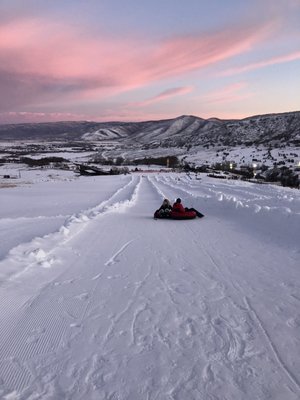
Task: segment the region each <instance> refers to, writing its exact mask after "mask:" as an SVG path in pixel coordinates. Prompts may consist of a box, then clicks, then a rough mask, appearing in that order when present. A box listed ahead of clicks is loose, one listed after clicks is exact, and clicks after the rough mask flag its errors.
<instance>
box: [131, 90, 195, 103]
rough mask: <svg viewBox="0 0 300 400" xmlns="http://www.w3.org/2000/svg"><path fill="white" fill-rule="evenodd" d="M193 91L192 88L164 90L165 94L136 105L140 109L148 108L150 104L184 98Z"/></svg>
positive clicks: (162, 93)
mask: <svg viewBox="0 0 300 400" xmlns="http://www.w3.org/2000/svg"><path fill="white" fill-rule="evenodd" d="M192 91H193V87H192V86H184V87H175V88H171V89H167V90H164V91H163V92H161V93H159V94H158V95H156V96H153V97H151V98H150V99H147V100H145V101H142V102H139V103H135V105H136V106H138V107H144V106H148V105H149V104H154V103H159V102H160V101H164V100H166V99H169V98H172V97H176V96H183V95H185V94H187V93H191V92H192Z"/></svg>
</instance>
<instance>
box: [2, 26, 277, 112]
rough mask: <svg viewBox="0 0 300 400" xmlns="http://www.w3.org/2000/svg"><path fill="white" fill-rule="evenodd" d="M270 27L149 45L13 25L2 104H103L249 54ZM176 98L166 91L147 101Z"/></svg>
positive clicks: (6, 37) (5, 31) (5, 41)
mask: <svg viewBox="0 0 300 400" xmlns="http://www.w3.org/2000/svg"><path fill="white" fill-rule="evenodd" d="M272 29H273V28H272V24H267V25H265V24H262V25H260V26H255V25H253V26H250V27H235V28H232V29H230V30H229V29H228V30H223V31H219V32H214V33H211V34H193V35H186V36H177V37H174V38H169V39H167V40H163V41H158V40H157V41H156V42H150V41H149V40H146V39H141V38H135V37H124V38H120V39H119V38H114V37H108V36H107V35H104V34H102V35H99V36H98V37H90V35H88V34H87V33H86V32H84V31H81V30H80V29H79V28H76V29H75V28H74V27H71V26H67V25H65V26H62V25H61V24H59V23H53V22H52V21H48V20H41V19H24V20H15V21H14V22H12V23H7V24H3V25H2V26H1V27H0V65H1V70H0V90H1V92H3V91H5V93H7V95H6V99H5V101H3V100H2V102H1V103H0V107H1V109H2V110H9V109H12V108H14V107H19V108H21V107H22V106H26V107H28V106H29V105H30V106H34V105H35V104H40V103H42V104H44V105H45V106H47V104H53V103H54V102H56V103H57V102H58V103H60V102H63V101H71V100H72V101H80V100H86V99H93V98H94V99H101V98H102V99H103V98H105V97H107V96H111V95H116V94H118V93H122V92H124V91H128V90H131V89H134V88H140V87H145V86H147V85H149V84H151V83H153V82H158V81H162V80H164V79H169V78H174V77H178V76H183V75H184V74H187V73H189V72H190V71H195V70H199V69H203V68H205V67H207V66H209V65H213V64H216V63H218V62H220V61H222V60H225V59H228V58H231V57H234V56H236V55H238V54H241V53H244V52H246V51H249V50H250V49H251V48H252V47H253V46H254V45H255V44H257V43H259V42H260V41H262V40H264V39H265V38H266V37H267V36H268V34H269V33H270V31H272ZM175 89H176V88H175ZM175 94H176V92H173V93H172V92H170V93H161V94H160V95H158V96H157V97H156V98H153V99H149V100H148V102H150V103H148V104H151V102H155V101H161V100H162V99H163V98H164V99H167V98H168V97H171V96H172V95H173V96H174V95H175ZM178 94H179V92H178Z"/></svg>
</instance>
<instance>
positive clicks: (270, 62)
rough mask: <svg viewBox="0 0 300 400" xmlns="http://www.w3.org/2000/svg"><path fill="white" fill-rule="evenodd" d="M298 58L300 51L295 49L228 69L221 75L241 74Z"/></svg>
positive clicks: (299, 58)
mask: <svg viewBox="0 0 300 400" xmlns="http://www.w3.org/2000/svg"><path fill="white" fill-rule="evenodd" d="M296 60H300V51H295V52H292V53H289V54H285V55H282V56H278V57H272V58H270V59H268V60H264V61H259V62H256V63H252V64H247V65H244V66H241V67H235V68H230V69H228V70H227V71H224V72H223V73H222V74H221V75H223V76H229V75H237V74H241V73H243V72H248V71H252V70H255V69H260V68H265V67H268V66H272V65H276V64H282V63H287V62H291V61H296Z"/></svg>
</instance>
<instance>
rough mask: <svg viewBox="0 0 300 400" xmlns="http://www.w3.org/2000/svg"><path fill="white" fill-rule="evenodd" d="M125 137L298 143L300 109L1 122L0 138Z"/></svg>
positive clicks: (173, 142) (162, 141)
mask: <svg viewBox="0 0 300 400" xmlns="http://www.w3.org/2000/svg"><path fill="white" fill-rule="evenodd" d="M12 139H22V140H24V139H25V140H26V139H27V140H34V139H39V140H42V139H44V140H48V141H49V140H60V139H61V140H80V139H83V140H108V139H109V140H114V139H115V140H123V141H124V140H128V139H133V141H137V142H139V143H141V142H142V143H145V144H148V145H154V146H155V147H157V144H158V143H159V145H160V146H162V147H170V146H178V145H187V144H188V145H214V144H216V143H220V144H225V145H230V146H235V145H241V144H246V145H247V144H253V143H255V144H266V143H268V144H270V143H272V144H273V145H276V144H277V145H280V144H285V143H287V142H288V143H290V144H296V145H299V144H300V111H297V112H290V113H283V114H267V115H259V116H253V117H249V118H245V119H241V120H221V119H217V118H210V119H202V118H199V117H195V116H186V115H183V116H180V117H178V118H174V119H168V120H159V121H147V122H86V121H84V122H53V123H32V124H28V123H27V124H10V125H0V140H12Z"/></svg>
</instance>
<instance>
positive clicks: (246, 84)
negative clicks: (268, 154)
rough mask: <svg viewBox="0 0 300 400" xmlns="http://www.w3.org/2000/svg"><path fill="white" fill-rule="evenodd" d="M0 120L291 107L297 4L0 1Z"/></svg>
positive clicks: (276, 0)
mask: <svg viewBox="0 0 300 400" xmlns="http://www.w3.org/2000/svg"><path fill="white" fill-rule="evenodd" d="M0 92H1V96H0V123H15V122H44V121H62V120H94V121H116V120H117V121H140V120H152V119H165V118H173V117H177V116H179V115H183V114H188V115H196V116H199V117H202V118H210V117H218V118H244V117H247V116H251V115H257V114H266V113H279V112H287V111H300V0H205V1H203V0H185V1H183V0H151V1H150V0H149V1H148V0H51V1H50V0H49V1H46V0H26V1H25V0H0Z"/></svg>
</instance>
